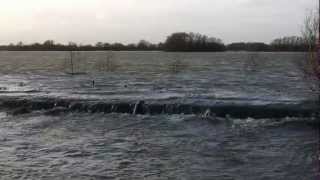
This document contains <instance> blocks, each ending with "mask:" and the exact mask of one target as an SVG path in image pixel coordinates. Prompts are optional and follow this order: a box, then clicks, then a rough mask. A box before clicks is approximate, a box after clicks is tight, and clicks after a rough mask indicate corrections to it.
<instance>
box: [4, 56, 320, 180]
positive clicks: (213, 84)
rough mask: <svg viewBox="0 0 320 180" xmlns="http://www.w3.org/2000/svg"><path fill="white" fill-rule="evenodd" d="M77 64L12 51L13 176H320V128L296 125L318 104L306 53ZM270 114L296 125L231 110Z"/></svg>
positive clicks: (9, 133) (8, 61)
mask: <svg viewBox="0 0 320 180" xmlns="http://www.w3.org/2000/svg"><path fill="white" fill-rule="evenodd" d="M69 56H70V53H69V52H6V51H2V52H0V73H1V76H0V97H1V100H0V101H1V106H0V107H1V108H0V112H1V113H0V151H1V153H0V176H1V177H2V179H190V180H191V179H219V180H220V179H228V180H231V179H240V180H241V179H245V180H247V179H248V180H250V179H252V180H256V179H264V180H268V179H272V180H274V179H279V180H280V179H290V180H291V179H292V180H295V179H297V180H301V179H302V180H303V179H308V180H309V179H315V178H316V176H317V170H318V169H317V165H318V163H317V150H318V145H317V143H318V141H319V132H318V127H317V125H318V123H317V121H318V119H316V118H312V117H305V116H303V117H302V116H297V117H286V115H288V116H290V115H296V114H297V113H296V112H297V110H294V112H295V113H291V112H293V109H291V107H292V106H291V105H295V107H300V104H305V102H312V101H314V100H315V98H316V95H315V93H314V91H313V89H312V85H313V84H312V80H310V79H309V78H306V77H304V75H303V73H302V71H301V63H299V61H301V60H304V58H305V57H306V54H303V53H246V52H237V53H236V52H226V53H163V52H114V53H110V52H80V53H75V54H74V57H75V58H74V59H73V68H71V63H70V59H69ZM71 69H73V70H74V73H76V74H75V75H71V74H70V73H71ZM22 101H23V103H21V102H22ZM60 101H63V102H64V103H59V102H60ZM49 102H50V103H51V102H52V103H51V104H50V103H49ZM79 102H81V107H79ZM141 102H143V103H144V104H143V105H141ZM77 103H78V104H77ZM108 103H111V104H112V103H113V105H112V106H110V108H109V109H108V110H106V108H105V107H107V106H108ZM119 103H120V104H121V103H122V105H121V106H120V105H119ZM61 104H64V105H61ZM92 104H93V105H92ZM98 104H99V105H101V104H103V106H102V107H103V108H102V109H101V108H100V109H99V108H98V109H97V107H98ZM114 104H118V106H119V107H117V108H115V107H114V106H115V105H114ZM126 104H128V106H126ZM154 104H157V105H159V107H163V108H162V109H160V110H157V111H155V110H154V111H151V110H152V108H151V107H154V106H153V105H154ZM169 105H171V106H169ZM172 105H174V107H173V106H172ZM179 105H184V106H179ZM226 105H227V106H228V108H229V109H228V110H225V109H223V108H222V110H221V108H220V111H227V112H224V113H220V114H224V115H225V116H223V117H216V115H219V113H216V112H215V110H216V108H217V106H219V107H220V106H223V107H224V106H226ZM270 105H271V106H272V107H273V105H277V107H285V108H282V109H284V110H283V111H281V113H282V112H285V113H283V116H284V117H270V116H266V117H265V118H263V117H264V116H261V111H262V110H264V109H262V110H260V111H259V113H260V114H259V116H257V117H262V118H252V117H249V116H248V117H243V115H255V114H252V113H250V112H249V113H248V112H247V113H239V112H237V113H233V114H232V112H230V107H231V109H232V108H241V110H244V111H245V110H246V108H253V109H256V108H255V107H259V108H260V109H261V108H269V107H271V106H270ZM39 106H40V107H39ZM199 106H201V107H204V108H202V109H201V108H198V107H199ZM233 106H234V107H233ZM84 107H86V108H84ZM99 107H100V106H99ZM169 107H171V109H170V108H169ZM172 107H173V109H174V108H175V107H178V108H176V109H178V110H173V109H172ZM304 107H305V106H304ZM304 107H301V109H303V108H304ZM130 108H132V110H130ZM143 108H144V109H147V111H142V110H141V109H143ZM186 108H187V110H186ZM126 109H129V110H126ZM137 109H140V111H139V112H140V113H138V110H137ZM195 109H197V110H195ZM280 109H281V108H280ZM271 110H272V109H271ZM135 112H137V113H135ZM142 112H143V113H142ZM155 112H156V113H155ZM186 112H187V113H186ZM194 112H197V113H194ZM229 112H230V114H231V115H232V116H229V115H227V114H228V113H229ZM265 112H270V109H265ZM299 112H300V111H298V113H299ZM257 113H258V111H257ZM286 113H287V114H286ZM239 114H241V117H240V116H239V117H237V115H239ZM271 114H272V113H271Z"/></svg>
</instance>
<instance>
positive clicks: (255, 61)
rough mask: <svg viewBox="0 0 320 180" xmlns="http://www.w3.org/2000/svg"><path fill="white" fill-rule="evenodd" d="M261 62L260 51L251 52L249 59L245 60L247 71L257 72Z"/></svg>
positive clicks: (245, 69)
mask: <svg viewBox="0 0 320 180" xmlns="http://www.w3.org/2000/svg"><path fill="white" fill-rule="evenodd" d="M260 63H261V59H260V55H259V54H258V53H253V52H250V53H249V54H248V57H247V59H245V61H244V67H243V69H244V71H245V73H251V72H256V71H258V69H259V66H260Z"/></svg>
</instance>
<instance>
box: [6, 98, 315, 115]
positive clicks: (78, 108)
mask: <svg viewBox="0 0 320 180" xmlns="http://www.w3.org/2000/svg"><path fill="white" fill-rule="evenodd" d="M317 106H318V105H317V103H316V102H299V103H292V102H291V103H289V102H287V103H285V102H282V103H280V102H278V103H265V104H254V103H249V102H242V103H241V102H228V101H210V102H202V103H200V102H198V103H196V104H187V103H179V101H177V100H170V101H151V100H150V101H143V100H141V101H136V102H130V101H128V102H125V101H123V102H121V101H110V102H107V101H89V100H79V99H49V98H38V99H35V98H29V99H28V98H17V97H15V98H14V97H2V98H1V99H0V108H2V109H6V110H8V111H9V112H12V113H13V114H24V113H30V112H32V111H36V110H46V111H47V112H48V113H49V114H50V113H51V114H59V113H60V112H89V113H106V114H108V113H126V114H141V115H144V114H149V115H161V114H167V115H174V114H185V115H190V114H191V115H192V114H194V115H206V116H213V117H216V116H217V117H228V116H229V117H233V118H249V117H251V118H284V117H312V116H315V115H316V113H317V110H318V109H317Z"/></svg>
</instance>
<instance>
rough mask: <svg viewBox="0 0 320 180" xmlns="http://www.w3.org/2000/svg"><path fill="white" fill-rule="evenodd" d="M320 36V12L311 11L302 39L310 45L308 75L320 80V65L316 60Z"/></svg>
mask: <svg viewBox="0 0 320 180" xmlns="http://www.w3.org/2000/svg"><path fill="white" fill-rule="evenodd" d="M318 34H319V16H318V11H314V10H313V11H312V10H310V11H309V12H308V14H307V15H306V18H305V20H304V24H303V29H302V37H303V39H304V41H305V43H306V44H307V45H308V49H309V53H308V56H309V57H308V58H307V61H308V62H307V64H308V65H307V68H308V69H307V71H308V74H312V75H315V76H316V77H317V78H319V79H320V66H319V65H320V64H319V61H318V60H317V58H316V53H317V38H318Z"/></svg>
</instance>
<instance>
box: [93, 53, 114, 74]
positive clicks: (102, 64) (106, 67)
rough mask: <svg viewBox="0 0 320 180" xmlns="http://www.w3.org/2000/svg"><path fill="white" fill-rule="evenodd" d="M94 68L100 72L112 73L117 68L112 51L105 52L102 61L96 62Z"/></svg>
mask: <svg viewBox="0 0 320 180" xmlns="http://www.w3.org/2000/svg"><path fill="white" fill-rule="evenodd" d="M96 68H97V69H98V70H99V71H102V72H113V71H115V70H117V69H118V68H119V65H118V64H117V63H116V62H115V54H114V52H113V51H107V52H106V55H105V57H104V58H103V59H100V60H98V62H97V64H96Z"/></svg>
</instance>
